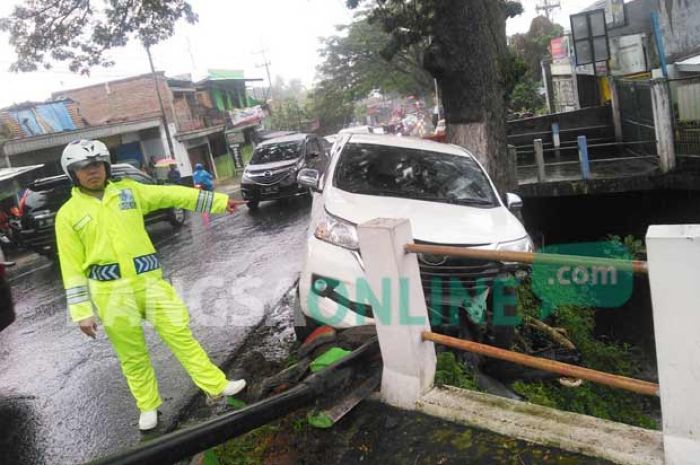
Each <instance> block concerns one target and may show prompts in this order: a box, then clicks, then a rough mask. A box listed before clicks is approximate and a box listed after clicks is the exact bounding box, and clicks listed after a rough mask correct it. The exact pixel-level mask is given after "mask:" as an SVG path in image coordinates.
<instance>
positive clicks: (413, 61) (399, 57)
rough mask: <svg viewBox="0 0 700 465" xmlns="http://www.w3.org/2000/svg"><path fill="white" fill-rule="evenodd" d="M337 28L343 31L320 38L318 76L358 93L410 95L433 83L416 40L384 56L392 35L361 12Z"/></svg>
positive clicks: (428, 87)
mask: <svg viewBox="0 0 700 465" xmlns="http://www.w3.org/2000/svg"><path fill="white" fill-rule="evenodd" d="M337 29H338V32H341V33H344V34H343V35H334V36H331V37H328V38H326V39H324V40H323V46H322V48H321V50H320V54H321V58H322V59H323V62H322V63H321V65H320V66H319V67H318V73H319V75H320V77H321V79H333V80H336V81H338V82H339V83H340V85H342V86H343V87H345V89H346V90H347V91H348V92H350V93H352V94H353V95H354V96H359V97H366V96H367V94H369V93H370V92H371V91H372V90H375V89H381V90H382V91H383V92H385V93H391V92H396V93H398V94H401V95H413V94H423V93H425V92H426V91H427V90H429V89H430V88H431V87H432V78H431V76H430V75H429V74H428V73H427V72H426V71H425V70H424V69H423V68H422V66H421V47H420V46H418V44H416V46H409V47H407V48H405V49H402V50H398V51H397V52H396V53H393V54H392V55H391V56H387V55H386V54H384V53H383V52H384V49H385V48H386V47H387V46H388V44H389V43H390V41H391V36H390V35H389V34H387V33H386V32H384V31H383V30H382V29H381V27H379V25H378V24H376V23H374V22H370V21H369V20H368V18H367V17H366V15H365V14H362V13H361V14H360V15H358V16H357V17H356V19H355V21H353V22H352V23H351V24H349V25H347V26H339V27H338V28H337ZM423 45H425V44H423Z"/></svg>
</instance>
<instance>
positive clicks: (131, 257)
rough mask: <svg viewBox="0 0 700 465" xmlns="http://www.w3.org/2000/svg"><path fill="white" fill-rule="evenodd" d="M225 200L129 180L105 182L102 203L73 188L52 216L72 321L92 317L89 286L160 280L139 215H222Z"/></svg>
mask: <svg viewBox="0 0 700 465" xmlns="http://www.w3.org/2000/svg"><path fill="white" fill-rule="evenodd" d="M227 204H228V196H226V195H224V194H218V193H213V192H207V191H201V190H197V189H192V188H188V187H183V186H151V185H146V184H141V183H138V182H136V181H133V180H131V179H121V180H116V181H114V180H111V181H108V182H107V186H106V188H105V191H104V196H103V197H102V200H100V199H98V198H96V197H93V196H90V195H88V194H85V193H83V192H82V191H81V190H80V189H79V188H77V187H74V188H73V190H72V193H71V198H70V199H69V200H68V201H67V202H66V203H65V204H63V206H62V207H61V209H60V210H59V211H58V213H57V215H56V226H55V228H56V242H57V245H58V257H59V260H60V262H61V274H62V276H63V286H64V287H65V290H66V298H67V301H68V309H69V312H70V316H71V319H72V320H73V321H80V320H83V319H85V318H89V317H91V316H92V315H93V309H92V303H91V302H90V297H89V293H90V292H91V291H89V289H88V287H89V285H90V287H92V286H93V285H98V286H110V285H111V284H114V282H115V281H117V280H123V279H129V280H131V281H133V282H134V283H136V282H138V281H140V279H139V278H141V277H150V278H160V277H162V273H161V270H160V265H159V263H158V259H157V257H156V256H155V248H154V247H153V244H152V243H151V239H150V238H149V237H148V234H147V232H146V228H145V226H144V218H143V217H144V215H146V214H148V213H150V212H153V211H156V210H162V209H165V208H183V209H186V210H192V211H197V212H203V213H205V212H211V213H224V212H225V211H226V206H227Z"/></svg>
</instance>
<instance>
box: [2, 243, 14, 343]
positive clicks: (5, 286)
mask: <svg viewBox="0 0 700 465" xmlns="http://www.w3.org/2000/svg"><path fill="white" fill-rule="evenodd" d="M9 265H12V263H10V262H6V261H5V255H4V254H3V253H2V250H1V249H0V331H2V330H3V329H5V328H7V327H8V326H10V325H11V324H12V322H14V321H15V306H14V304H13V302H12V292H11V291H10V283H8V282H7V276H6V275H5V267H6V266H9Z"/></svg>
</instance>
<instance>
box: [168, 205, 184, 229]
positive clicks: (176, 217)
mask: <svg viewBox="0 0 700 465" xmlns="http://www.w3.org/2000/svg"><path fill="white" fill-rule="evenodd" d="M170 224H172V225H173V226H175V227H176V228H179V227H180V226H182V225H183V224H185V210H183V209H182V208H173V209H172V210H171V212H170Z"/></svg>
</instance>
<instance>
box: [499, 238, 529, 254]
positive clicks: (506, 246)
mask: <svg viewBox="0 0 700 465" xmlns="http://www.w3.org/2000/svg"><path fill="white" fill-rule="evenodd" d="M496 249H497V250H507V251H509V252H533V251H534V250H535V247H534V246H533V245H532V239H530V236H525V237H521V238H520V239H516V240H514V241H507V242H501V243H500V244H498V247H497V248H496Z"/></svg>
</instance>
